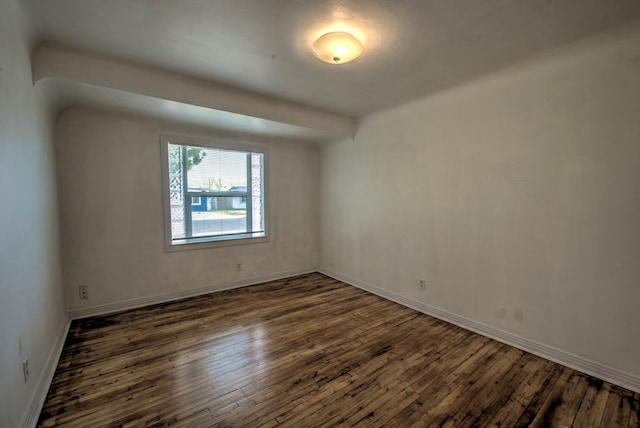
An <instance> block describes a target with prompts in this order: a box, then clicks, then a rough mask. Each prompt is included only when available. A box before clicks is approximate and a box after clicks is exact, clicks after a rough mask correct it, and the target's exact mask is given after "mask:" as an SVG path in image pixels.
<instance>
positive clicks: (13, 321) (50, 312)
mask: <svg viewBox="0 0 640 428" xmlns="http://www.w3.org/2000/svg"><path fill="white" fill-rule="evenodd" d="M17 3H18V2H17V1H14V0H0V11H2V12H1V13H0V388H1V389H0V426H2V427H16V426H18V425H19V424H20V423H21V420H23V415H26V414H27V413H28V410H29V408H30V402H31V400H32V399H33V398H34V397H35V396H36V395H37V394H36V391H37V390H38V388H37V384H38V380H39V379H40V377H41V376H42V374H43V372H44V368H45V363H46V361H47V358H48V357H49V355H50V353H51V351H52V349H53V347H54V344H55V342H56V336H57V334H58V332H59V331H60V328H61V327H62V326H63V325H64V321H65V315H64V305H63V298H62V287H61V284H60V267H59V251H58V215H57V202H56V199H57V196H56V186H55V166H54V156H53V144H52V143H51V140H52V138H51V132H50V127H49V122H48V120H47V117H46V115H45V114H44V112H43V108H41V107H40V106H41V105H42V103H41V102H40V100H38V99H37V98H36V94H35V93H34V90H33V86H32V83H31V68H30V63H29V55H30V52H29V34H28V25H27V22H26V21H25V19H24V16H23V13H22V10H21V9H20V7H19V6H18V5H17ZM25 357H28V358H29V361H30V370H31V376H30V379H29V381H28V382H27V383H25V382H24V380H23V377H22V360H23V358H25ZM44 383H46V381H45V382H44ZM45 387H46V385H45Z"/></svg>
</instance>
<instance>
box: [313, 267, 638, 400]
mask: <svg viewBox="0 0 640 428" xmlns="http://www.w3.org/2000/svg"><path fill="white" fill-rule="evenodd" d="M318 272H320V273H322V274H324V275H327V276H330V277H331V278H334V279H337V280H339V281H342V282H345V283H347V284H349V285H353V286H355V287H358V288H361V289H363V290H365V291H368V292H370V293H373V294H376V295H378V296H380V297H383V298H385V299H388V300H391V301H394V302H396V303H399V304H401V305H403V306H407V307H409V308H411V309H415V310H417V311H419V312H422V313H425V314H427V315H431V316H433V317H435V318H438V319H441V320H443V321H446V322H448V323H451V324H455V325H457V326H458V327H462V328H464V329H466V330H471V331H473V332H475V333H478V334H481V335H483V336H487V337H490V338H491V339H495V340H497V341H499V342H502V343H506V344H507V345H510V346H514V347H516V348H518V349H522V350H523V351H527V352H530V353H532V354H534V355H537V356H539V357H542V358H545V359H547V360H551V361H553V362H556V363H558V364H562V365H563V366H567V367H569V368H572V369H574V370H578V371H580V372H583V373H586V374H588V375H591V376H594V377H597V378H599V379H602V380H604V381H607V382H611V383H613V384H615V385H618V386H621V387H623V388H627V389H630V390H632V391H635V392H640V376H638V375H635V374H632V373H629V372H626V371H623V370H620V369H617V368H615V367H611V366H609V365H606V364H603V363H600V362H597V361H593V360H590V359H588V358H585V357H581V356H579V355H575V354H572V353H569V352H567V351H563V350H562V349H558V348H555V347H553V346H549V345H545V344H544V343H539V342H536V341H534V340H531V339H527V338H524V337H521V336H518V335H516V334H513V333H509V332H507V331H504V330H500V329H497V328H494V327H491V326H488V325H486V324H483V323H480V322H478V321H474V320H472V319H469V318H466V317H463V316H461V315H457V314H454V313H452V312H449V311H446V310H444V309H440V308H437V307H435V306H431V305H428V304H426V303H422V302H419V301H417V300H414V299H412V298H410V297H406V296H403V295H401V294H398V293H395V292H393V291H389V290H385V289H384V288H381V287H378V286H376V285H373V284H369V283H367V282H365V281H360V280H358V279H355V278H351V277H349V276H346V275H342V274H340V273H337V272H333V271H330V270H328V269H318Z"/></svg>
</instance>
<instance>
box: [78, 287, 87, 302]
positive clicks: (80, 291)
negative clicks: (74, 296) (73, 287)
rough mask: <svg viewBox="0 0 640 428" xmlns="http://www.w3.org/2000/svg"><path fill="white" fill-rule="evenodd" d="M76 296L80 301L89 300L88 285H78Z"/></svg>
mask: <svg viewBox="0 0 640 428" xmlns="http://www.w3.org/2000/svg"><path fill="white" fill-rule="evenodd" d="M78 296H79V297H80V300H88V299H89V286H88V285H79V286H78Z"/></svg>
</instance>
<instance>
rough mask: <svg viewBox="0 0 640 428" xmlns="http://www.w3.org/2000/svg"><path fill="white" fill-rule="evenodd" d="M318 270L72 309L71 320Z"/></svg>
mask: <svg viewBox="0 0 640 428" xmlns="http://www.w3.org/2000/svg"><path fill="white" fill-rule="evenodd" d="M316 271H317V268H316V267H315V266H314V267H309V268H306V269H293V270H289V271H285V272H278V273H275V274H270V275H262V276H256V277H252V278H245V279H242V280H238V281H230V282H227V283H225V284H223V285H222V286H220V285H215V286H214V285H210V286H206V287H200V288H194V289H191V290H182V291H172V292H169V293H163V294H156V295H153V296H146V297H138V298H135V299H130V300H125V301H120V302H114V303H105V304H103V305H95V306H88V307H85V308H71V309H69V311H68V314H69V317H70V318H71V319H74V320H75V319H80V318H87V317H93V316H97V315H105V314H110V313H115V312H121V311H126V310H129V309H135V308H140V307H143V306H149V305H155V304H158V303H166V302H171V301H173V300H179V299H184V298H187V297H194V296H201V295H203V294H209V293H215V292H218V291H225V290H231V289H233V288H240V287H247V286H249V285H255V284H260V283H262V282H268V281H274V280H277V279H283V278H289V277H292V276H296V275H304V274H307V273H312V272H316Z"/></svg>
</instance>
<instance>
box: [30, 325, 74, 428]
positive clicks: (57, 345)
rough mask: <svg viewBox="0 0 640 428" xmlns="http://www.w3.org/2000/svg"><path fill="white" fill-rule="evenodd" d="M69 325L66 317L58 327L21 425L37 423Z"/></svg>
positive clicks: (34, 424)
mask: <svg viewBox="0 0 640 428" xmlns="http://www.w3.org/2000/svg"><path fill="white" fill-rule="evenodd" d="M70 325H71V319H69V317H67V318H65V320H64V321H63V322H62V324H61V325H60V328H59V329H58V334H57V335H56V338H55V341H54V343H53V346H52V347H51V350H50V351H49V355H48V356H47V361H45V363H44V367H43V368H42V371H41V372H40V376H39V377H38V383H36V388H35V391H34V393H33V396H32V397H31V401H30V402H29V406H28V407H27V411H26V412H25V414H24V416H23V417H22V423H21V424H20V426H21V427H24V428H33V427H35V426H36V424H37V423H38V418H39V417H40V412H41V411H42V406H43V405H44V400H45V399H46V398H47V393H48V392H49V386H51V381H52V380H53V375H54V374H55V372H56V367H58V361H59V360H60V356H61V354H62V348H63V347H64V341H65V340H66V338H67V333H68V332H69V326H70Z"/></svg>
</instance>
